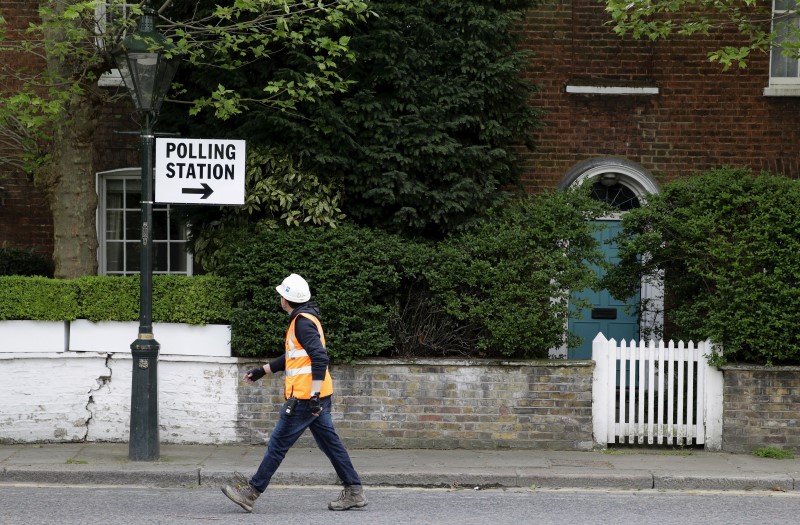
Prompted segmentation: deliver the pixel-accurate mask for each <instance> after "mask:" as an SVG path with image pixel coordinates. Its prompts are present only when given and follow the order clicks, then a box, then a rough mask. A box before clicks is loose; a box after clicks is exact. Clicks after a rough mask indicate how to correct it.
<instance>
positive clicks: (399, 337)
mask: <svg viewBox="0 0 800 525" xmlns="http://www.w3.org/2000/svg"><path fill="white" fill-rule="evenodd" d="M605 211H606V209H605V207H604V206H603V205H602V204H600V203H598V202H597V201H594V200H591V199H590V198H589V197H588V195H586V194H585V192H583V191H577V192H568V193H553V194H546V195H539V196H537V197H531V198H528V199H524V200H522V201H520V202H517V203H515V204H513V205H510V206H508V207H506V208H504V209H502V210H498V211H497V212H495V213H493V214H491V215H490V217H489V219H487V220H486V221H485V222H482V223H481V224H480V225H476V226H475V227H473V228H472V229H470V230H468V231H465V232H462V233H459V234H454V235H453V236H451V237H449V238H448V239H445V240H443V241H441V242H439V243H433V242H431V241H424V240H422V241H413V240H409V239H404V238H402V237H399V236H397V235H393V234H389V233H384V232H381V231H380V230H375V229H367V228H363V227H358V226H354V225H352V224H349V223H345V224H342V225H341V226H340V227H338V228H336V229H329V228H319V227H311V226H302V227H299V228H292V229H289V228H282V229H276V230H268V229H253V228H242V229H241V230H240V231H238V232H236V233H235V234H234V233H233V232H231V233H230V235H229V236H227V237H226V239H225V242H224V247H223V249H222V250H221V252H220V260H221V264H220V268H219V273H220V275H222V276H224V277H226V278H228V279H229V282H230V286H231V290H232V294H233V303H234V311H233V313H232V316H231V318H232V342H231V343H232V347H233V350H234V351H235V352H236V353H237V354H238V355H242V356H257V355H259V356H260V355H277V354H278V353H280V352H281V351H282V348H283V338H284V332H285V329H286V323H287V320H286V314H285V313H284V312H283V311H282V310H281V309H280V307H279V296H278V294H277V293H276V292H275V286H276V285H277V284H279V283H280V282H281V280H282V279H283V278H284V277H285V276H286V275H288V274H289V273H292V272H295V273H299V274H300V275H303V276H304V277H306V278H307V280H308V281H309V283H310V285H311V288H312V294H313V295H314V298H315V300H317V301H318V304H319V305H320V307H321V309H322V314H323V320H324V323H323V324H324V326H325V328H326V334H327V337H328V343H329V346H330V348H329V352H330V354H331V356H332V357H334V358H336V359H342V360H351V359H357V358H359V357H365V356H370V355H399V356H406V357H408V356H413V357H430V356H443V355H454V354H455V355H464V356H472V357H488V356H491V357H499V356H506V357H524V358H531V357H539V358H541V357H546V356H547V350H548V348H550V347H553V346H558V345H560V344H562V343H563V342H564V341H565V335H564V327H565V326H566V318H567V315H568V314H569V310H568V306H567V299H568V290H570V289H581V288H584V287H587V286H592V285H594V284H595V280H596V279H595V274H594V273H593V272H592V271H591V270H590V269H589V268H588V266H587V265H585V264H584V263H583V261H584V260H585V261H590V262H594V263H596V264H600V261H601V260H602V255H601V254H600V252H599V250H598V249H597V245H596V242H595V241H594V239H593V238H592V236H591V228H593V226H592V223H591V219H593V218H596V217H597V216H599V215H601V214H602V213H604V212H605Z"/></svg>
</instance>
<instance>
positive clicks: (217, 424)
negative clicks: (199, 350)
mask: <svg viewBox="0 0 800 525" xmlns="http://www.w3.org/2000/svg"><path fill="white" fill-rule="evenodd" d="M237 362H238V359H235V358H230V357H227V358H225V357H220V358H210V357H196V358H192V357H186V356H160V357H159V360H158V415H159V426H160V440H161V442H162V443H200V444H222V443H234V442H236V441H237V436H236V421H237V393H236V390H237V384H238V381H239V374H238V369H237V366H236V364H237ZM132 366H133V364H132V361H131V357H130V354H102V353H94V352H58V353H56V352H53V353H29V352H26V353H19V354H14V353H0V442H2V441H9V442H21V443H35V442H47V441H112V442H127V441H128V439H129V434H130V432H129V426H130V401H131V375H132V374H131V373H132Z"/></svg>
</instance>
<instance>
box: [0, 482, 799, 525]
mask: <svg viewBox="0 0 800 525" xmlns="http://www.w3.org/2000/svg"><path fill="white" fill-rule="evenodd" d="M337 496H338V490H337V489H336V488H335V487H330V486H325V487H302V488H287V487H272V488H270V489H268V492H267V493H266V494H265V495H264V496H262V497H261V498H260V499H259V501H258V502H257V504H256V508H255V509H254V511H253V513H252V514H247V513H245V512H243V511H242V510H241V509H239V507H238V506H236V505H234V504H233V503H230V502H229V501H228V500H227V499H226V498H225V497H224V495H223V494H222V493H221V492H220V491H219V490H218V489H154V488H132V487H112V486H89V487H87V486H81V487H77V486H61V485H59V486H49V487H48V486H34V485H19V484H17V485H10V484H6V485H0V523H2V524H3V525H17V524H20V525H55V524H59V525H75V524H80V525H95V524H96V525H100V524H103V525H106V524H108V525H160V524H164V525H166V524H169V525H183V524H194V525H197V524H205V523H225V524H228V523H230V524H238V523H247V524H253V523H259V524H265V523H293V524H295V525H302V524H314V525H318V524H325V525H338V524H359V525H363V524H364V523H369V524H370V525H406V524H409V525H410V524H414V525H426V524H430V525H450V524H452V525H471V524H488V525H500V524H514V525H522V524H528V523H537V524H565V525H566V524H568V525H580V524H594V523H615V524H628V523H630V524H633V523H636V524H641V523H658V524H659V525H670V524H676V525H677V524H681V525H684V524H686V523H703V524H704V525H714V524H726V525H729V524H748V523H758V524H770V523H793V522H795V521H796V519H797V508H798V505H800V494H797V493H788V492H787V493H784V492H775V493H769V492H731V491H724V492H686V491H668V492H658V491H629V490H618V491H607V490H603V491H601V490H567V489H562V490H540V489H493V490H473V489H470V488H465V489H457V490H453V489H420V488H409V489H402V488H374V487H373V488H370V489H369V491H368V498H369V505H368V506H367V507H366V508H365V509H363V510H352V511H347V512H331V511H329V510H327V502H328V501H329V500H331V499H335V498H336V497H337Z"/></svg>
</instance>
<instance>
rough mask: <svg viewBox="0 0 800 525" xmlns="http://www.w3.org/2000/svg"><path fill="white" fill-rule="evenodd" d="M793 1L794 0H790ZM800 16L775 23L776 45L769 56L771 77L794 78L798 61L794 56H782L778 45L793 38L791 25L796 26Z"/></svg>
mask: <svg viewBox="0 0 800 525" xmlns="http://www.w3.org/2000/svg"><path fill="white" fill-rule="evenodd" d="M791 1H792V2H794V0H791ZM799 23H800V17H792V18H791V19H789V20H786V21H783V22H778V23H776V24H775V32H776V33H777V38H776V46H775V47H773V48H772V51H771V56H770V73H769V74H770V76H771V77H792V78H796V77H797V76H798V75H797V73H798V67H797V65H798V61H797V59H796V58H792V57H788V56H784V55H783V53H782V52H781V48H780V47H779V46H780V44H781V43H783V42H786V41H787V40H789V39H791V38H794V37H793V36H792V35H791V33H790V31H791V30H792V26H794V28H796V27H798V24H799Z"/></svg>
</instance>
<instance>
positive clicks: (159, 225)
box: [153, 210, 167, 241]
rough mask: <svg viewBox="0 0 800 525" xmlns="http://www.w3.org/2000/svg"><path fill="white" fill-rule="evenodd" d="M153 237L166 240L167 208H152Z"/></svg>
mask: <svg viewBox="0 0 800 525" xmlns="http://www.w3.org/2000/svg"><path fill="white" fill-rule="evenodd" d="M153 239H154V240H159V241H166V240H167V210H153Z"/></svg>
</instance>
